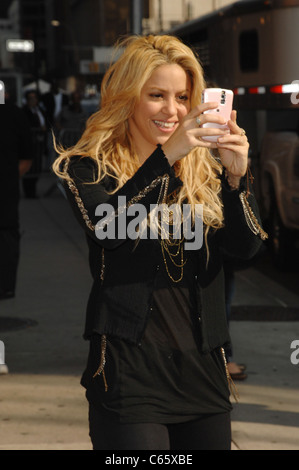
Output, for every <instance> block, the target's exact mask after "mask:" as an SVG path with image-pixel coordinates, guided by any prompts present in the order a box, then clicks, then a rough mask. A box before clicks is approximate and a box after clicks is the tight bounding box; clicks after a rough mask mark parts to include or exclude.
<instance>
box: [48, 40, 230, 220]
mask: <svg viewBox="0 0 299 470" xmlns="http://www.w3.org/2000/svg"><path fill="white" fill-rule="evenodd" d="M116 51H118V53H119V52H121V55H120V57H119V58H118V59H117V60H116V61H115V62H114V63H113V64H112V65H111V66H110V67H109V69H108V70H107V72H106V74H105V76H104V78H103V81H102V85H101V107H100V109H99V111H97V112H96V113H94V114H93V115H92V116H91V117H90V118H89V119H88V121H87V123H86V129H85V131H84V133H83V134H82V137H81V138H80V140H79V141H78V142H77V143H76V145H74V146H73V147H71V148H68V149H63V148H61V147H59V146H58V152H59V156H58V158H57V159H56V161H55V162H54V164H53V170H54V172H55V173H56V174H57V175H58V176H59V177H61V178H64V179H68V178H69V176H68V174H67V172H66V171H63V168H64V167H65V165H64V163H67V162H68V160H69V159H70V158H71V157H72V156H74V155H78V156H81V157H86V158H87V157H88V158H92V159H93V160H94V161H95V162H96V164H97V167H98V172H97V179H96V180H95V183H97V182H99V181H100V180H101V179H102V178H104V177H105V176H110V177H112V178H114V179H115V181H116V185H115V189H114V191H113V192H116V191H117V190H118V189H119V188H120V187H121V186H123V185H124V183H125V182H126V181H127V180H128V179H129V178H131V177H132V176H133V175H134V173H135V172H136V171H137V170H138V168H139V166H140V162H139V158H138V155H137V153H136V150H135V146H134V142H133V140H132V137H131V135H130V131H129V126H128V120H129V118H130V117H131V116H132V114H133V112H134V108H135V105H136V103H137V102H138V100H139V98H140V93H141V90H142V88H143V86H144V85H145V83H146V82H147V80H148V79H149V78H150V77H151V75H152V73H153V72H154V70H155V69H156V68H157V67H159V66H161V65H165V64H177V65H179V66H181V67H182V68H183V69H184V70H185V72H186V73H187V74H188V76H189V77H190V80H191V96H190V102H191V103H190V104H191V108H193V107H194V106H196V105H198V104H200V102H201V95H202V90H203V89H204V88H205V81H204V76H203V70H202V67H201V65H200V62H199V60H198V58H197V57H196V55H195V54H194V53H193V51H192V50H191V49H190V48H189V47H187V46H186V45H185V44H183V43H182V42H181V41H180V40H179V39H177V38H176V37H173V36H168V35H157V36H154V35H149V36H131V37H129V38H126V39H125V40H122V41H120V42H119V43H118V45H117V46H116ZM221 168H222V167H221V165H220V164H219V162H218V161H217V160H216V159H215V158H214V157H213V156H212V155H211V153H210V151H209V150H208V149H205V148H200V147H196V148H194V149H193V150H192V151H190V153H189V154H188V155H187V156H186V157H184V158H183V159H181V160H180V161H178V162H176V163H175V165H174V169H175V172H176V175H177V176H178V177H179V178H180V179H181V180H182V182H183V185H182V187H181V188H180V190H179V191H178V193H177V195H176V202H177V203H178V204H181V203H183V202H186V201H187V202H188V203H189V204H190V205H191V212H192V214H193V215H194V208H195V205H196V204H202V205H203V222H204V224H205V226H206V228H208V229H209V228H220V227H221V226H222V224H223V211H222V204H221V199H220V181H219V174H220V173H221V171H222V169H221Z"/></svg>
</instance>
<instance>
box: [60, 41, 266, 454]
mask: <svg viewBox="0 0 299 470" xmlns="http://www.w3.org/2000/svg"><path fill="white" fill-rule="evenodd" d="M121 46H122V47H123V48H124V52H123V54H122V55H121V57H120V58H119V59H118V60H117V61H116V62H115V63H114V64H113V65H112V66H111V67H110V69H109V70H108V71H107V73H106V75H105V77H104V79H103V83H102V93H101V98H102V103H101V109H100V110H99V111H98V112H97V113H95V114H94V115H93V116H92V117H91V118H90V119H89V121H88V123H87V127H86V130H85V132H84V134H83V136H82V138H81V139H80V141H79V142H78V143H77V145H75V146H74V147H73V148H71V149H68V150H65V151H64V150H61V154H60V157H59V158H58V160H57V161H56V162H55V164H54V170H55V172H56V174H57V175H59V176H60V177H61V178H63V179H64V180H65V186H66V190H67V194H68V197H69V200H70V203H71V205H72V207H73V209H74V211H75V213H76V215H77V217H78V220H79V222H80V223H81V225H82V226H83V228H84V229H85V230H86V233H87V241H88V244H89V248H90V257H89V260H90V268H91V272H92V275H93V278H94V283H93V287H92V290H91V294H90V298H89V302H88V307H87V317H86V326H85V338H87V339H89V340H90V354H89V358H88V363H87V368H86V370H85V372H84V374H83V377H82V385H83V386H84V387H85V388H86V390H87V392H86V395H87V399H88V401H89V406H90V409H89V410H90V411H89V421H90V436H91V440H92V443H93V447H94V449H105V450H112V449H118V450H121V449H122V450H123V449H135V450H136V449H229V448H230V441H231V435H230V410H231V404H230V401H229V394H230V393H229V389H228V380H227V378H228V376H227V373H226V369H225V364H224V355H223V349H222V348H223V347H224V346H225V345H226V344H228V343H229V334H228V331H227V324H226V317H225V302H224V288H223V271H222V253H223V252H228V253H230V254H233V255H234V256H239V257H242V258H249V257H251V256H253V255H254V254H255V253H256V252H257V250H258V249H259V247H260V243H261V241H260V237H259V236H257V235H258V234H263V232H262V229H261V228H260V226H259V225H258V222H257V219H256V218H255V216H254V214H253V213H252V212H251V208H250V207H249V206H248V207H247V205H246V204H248V200H250V203H251V205H252V204H254V200H253V197H252V196H251V195H250V196H249V193H245V192H244V189H245V187H244V178H243V177H244V175H245V174H246V169H247V154H248V142H247V138H246V136H245V133H244V132H243V130H242V129H240V128H239V127H238V125H237V123H236V113H235V112H233V113H232V119H231V121H229V123H228V126H229V130H230V133H227V132H221V134H222V135H221V137H219V139H218V142H217V143H214V144H212V143H209V142H207V141H204V140H202V137H203V136H207V135H210V136H211V135H219V129H215V128H212V129H208V130H206V129H203V128H202V124H204V123H205V122H207V117H206V115H205V114H203V113H204V111H206V110H209V109H213V108H215V106H216V104H215V103H207V104H204V105H203V104H200V102H201V93H202V90H203V88H204V86H205V83H204V79H203V72H202V69H201V66H200V65H199V63H198V61H197V59H196V57H195V56H194V54H193V52H192V51H191V50H190V49H189V48H188V47H186V46H185V45H184V44H182V43H181V42H180V41H179V40H178V39H176V38H174V37H169V36H148V37H132V38H129V39H127V40H126V41H125V43H122V44H121ZM209 121H210V122H213V123H215V124H216V123H220V124H223V120H222V119H221V118H220V117H219V116H217V115H216V114H215V115H213V117H212V118H211V117H209ZM211 149H217V150H218V151H219V154H220V157H221V161H218V160H216V159H215V158H213V156H212V154H211ZM224 170H225V171H224ZM225 173H226V174H225ZM240 195H242V196H241V198H240V197H239V196H240ZM245 196H247V198H246V197H245ZM241 199H242V201H241ZM160 203H163V204H165V203H166V204H173V203H174V204H175V205H174V206H173V207H182V206H184V205H188V207H189V208H191V211H190V213H191V216H192V221H193V226H195V222H196V221H197V215H196V214H197V208H198V206H199V205H202V207H203V215H202V220H203V226H204V242H203V244H202V246H201V248H197V249H192V248H190V247H189V249H188V250H187V249H186V245H185V244H184V238H183V237H182V238H178V237H177V236H176V234H175V233H174V226H175V224H174V219H175V216H174V215H173V214H172V219H171V220H170V224H169V230H168V237H165V236H162V235H163V234H162V226H163V227H164V225H163V222H164V220H163V217H164V212H163V211H162V212H160V216H159V215H157V216H156V217H147V219H146V218H145V224H144V218H143V220H142V218H139V217H138V216H137V219H138V222H140V223H138V224H137V223H134V217H133V216H134V210H133V209H134V207H135V208H139V209H140V212H141V213H142V210H141V206H142V208H143V209H146V211H147V213H148V212H149V210H150V209H151V208H152V207H153V206H151V205H157V204H160ZM163 207H164V208H165V205H164V206H163ZM111 208H112V209H113V210H112V211H111V210H110V209H111ZM244 208H245V211H244ZM253 210H256V208H253ZM105 211H106V213H105ZM249 211H250V212H249ZM96 213H97V215H96ZM143 213H144V212H143ZM161 214H162V215H161ZM169 214H170V218H171V212H170V211H169ZM99 215H100V217H99ZM135 215H136V213H135ZM103 216H104V217H103ZM180 220H181V219H180ZM176 221H177V219H176ZM181 222H182V220H181ZM183 222H185V221H183ZM150 224H153V225H154V226H155V228H156V232H155V233H158V236H157V237H156V238H155V237H153V236H144V234H148V226H150ZM248 224H249V225H250V227H249V226H248ZM178 225H180V224H178ZM150 228H151V229H152V227H150ZM124 229H125V230H124ZM196 233H199V232H195V235H196ZM164 235H165V234H164ZM200 245H201V244H200Z"/></svg>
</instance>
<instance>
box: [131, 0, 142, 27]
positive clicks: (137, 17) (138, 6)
mask: <svg viewBox="0 0 299 470" xmlns="http://www.w3.org/2000/svg"><path fill="white" fill-rule="evenodd" d="M131 11H132V14H131V16H132V34H142V17H143V0H131Z"/></svg>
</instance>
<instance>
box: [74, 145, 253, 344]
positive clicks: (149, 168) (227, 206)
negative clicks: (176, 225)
mask: <svg viewBox="0 0 299 470" xmlns="http://www.w3.org/2000/svg"><path fill="white" fill-rule="evenodd" d="M68 173H69V175H70V176H71V178H72V182H70V183H68V184H67V183H65V187H66V191H67V195H68V198H69V201H70V203H71V206H72V208H73V210H74V212H75V215H76V217H77V219H78V221H79V222H80V224H81V225H82V227H83V228H84V230H85V231H86V235H87V242H88V245H89V253H90V255H89V262H90V269H91V273H92V276H93V279H94V282H93V286H92V290H91V293H90V297H89V301H88V306H87V315H86V325H85V332H84V337H85V338H89V337H90V336H91V334H92V333H93V332H97V333H99V334H107V335H114V336H118V337H120V338H123V339H125V340H127V341H130V342H133V343H134V344H138V343H140V342H141V341H142V336H143V333H144V330H145V327H146V324H147V318H148V315H149V313H150V310H151V302H152V293H153V290H154V288H155V277H156V273H157V270H158V269H159V268H160V266H159V265H158V264H159V262H158V259H160V257H159V251H158V250H160V247H159V244H158V242H157V241H156V240H150V239H144V240H140V241H139V243H138V244H137V245H136V243H135V241H134V240H132V239H131V238H126V239H117V238H116V239H114V240H111V239H108V238H106V239H104V240H99V239H98V238H97V236H96V231H97V230H96V224H97V222H99V220H100V219H101V218H100V217H96V216H95V210H96V207H97V206H98V205H99V204H103V203H109V204H110V205H112V206H113V207H114V209H115V211H117V210H118V209H119V207H118V202H119V200H118V197H119V196H126V201H127V202H128V205H130V204H132V203H136V202H137V203H138V202H139V203H141V204H143V205H144V206H145V207H146V208H147V209H149V207H150V204H156V203H157V200H158V197H159V192H160V189H161V181H162V178H163V175H169V188H168V193H171V192H173V191H174V190H175V189H177V188H179V187H180V186H181V185H182V182H181V180H180V179H179V178H177V177H176V175H175V173H174V170H173V168H172V167H170V165H169V163H168V160H167V159H166V157H165V155H164V153H163V151H162V150H161V148H160V146H158V148H157V149H156V150H155V151H154V152H153V154H152V155H151V156H150V157H149V158H148V159H147V160H146V161H145V163H144V164H143V165H142V166H141V167H140V168H139V170H138V171H137V172H136V173H135V175H134V176H133V177H132V178H131V179H129V180H128V181H127V182H126V183H125V184H124V186H123V187H122V188H121V189H120V190H119V191H118V192H117V193H115V194H113V195H109V194H108V193H107V190H108V191H109V190H111V189H112V188H113V179H112V178H105V180H104V181H101V183H99V184H91V185H88V184H84V183H86V182H91V181H93V180H94V176H95V174H96V166H95V164H94V162H93V161H92V160H91V159H88V158H81V159H80V158H79V157H73V158H72V159H71V162H70V164H69V167H68ZM222 197H223V204H224V214H225V228H223V229H220V230H218V231H216V232H214V233H213V234H212V233H211V235H210V236H209V241H208V245H209V262H208V267H206V264H207V263H206V261H207V253H206V248H205V245H204V244H203V246H202V248H201V249H200V250H198V251H197V256H198V275H197V287H198V290H197V302H198V315H199V316H200V317H201V331H202V338H201V340H202V349H203V351H209V350H212V349H214V348H216V347H220V346H224V345H225V344H227V343H229V333H228V328H227V322H226V315H225V301H224V278H223V269H222V264H223V262H222V259H223V254H230V255H231V256H235V257H238V258H242V259H249V258H251V257H252V256H254V255H255V254H256V253H257V251H258V250H259V248H260V245H261V240H260V238H259V237H258V236H256V235H254V234H253V232H252V231H251V230H250V229H249V227H248V225H247V222H246V219H245V215H244V209H243V206H242V204H241V202H240V198H239V191H231V190H230V189H229V187H228V186H227V184H226V182H225V180H224V179H223V191H222ZM251 205H252V207H253V209H254V211H255V213H256V214H257V213H258V212H257V207H256V204H255V200H254V198H253V196H251ZM119 213H121V211H120V212H119ZM162 268H163V269H164V267H163V266H161V269H162Z"/></svg>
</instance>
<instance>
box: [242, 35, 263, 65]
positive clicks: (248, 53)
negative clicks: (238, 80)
mask: <svg viewBox="0 0 299 470" xmlns="http://www.w3.org/2000/svg"><path fill="white" fill-rule="evenodd" d="M239 58H240V68H241V70H242V72H256V71H257V70H258V68H259V38H258V32H257V30H256V29H252V30H249V31H243V32H242V33H241V34H240V37H239Z"/></svg>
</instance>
